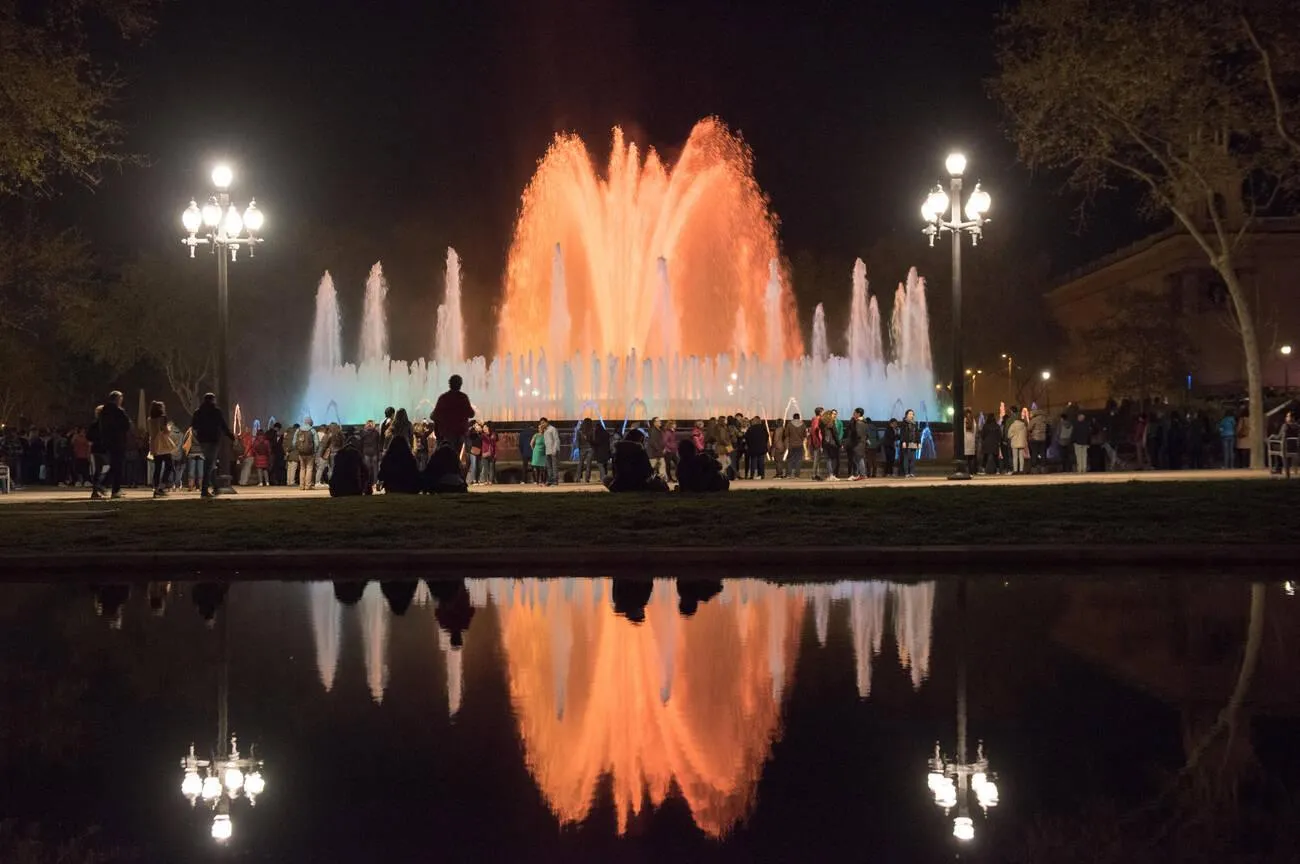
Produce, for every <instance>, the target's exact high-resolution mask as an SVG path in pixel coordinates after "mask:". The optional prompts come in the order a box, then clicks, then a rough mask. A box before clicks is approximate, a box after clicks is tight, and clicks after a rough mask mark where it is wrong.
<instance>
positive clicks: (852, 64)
mask: <svg viewBox="0 0 1300 864" xmlns="http://www.w3.org/2000/svg"><path fill="white" fill-rule="evenodd" d="M1000 5H1001V4H1000V3H998V2H993V0H968V2H962V3H945V2H937V3H929V4H900V3H883V2H881V3H860V2H837V3H813V2H808V3H789V2H785V3H777V2H770V0H750V2H745V3H736V2H734V0H732V2H728V0H692V2H654V3H651V2H642V3H631V2H613V0H610V2H595V0H592V2H579V0H490V2H479V3H464V2H461V3H451V2H432V3H401V4H399V3H384V4H363V3H355V2H353V3H343V2H328V0H327V2H314V3H305V2H296V0H277V2H238V0H236V2H230V3H225V4H221V5H219V6H211V5H208V4H197V3H183V2H172V3H168V4H166V5H165V6H164V7H163V9H162V11H161V15H160V23H159V27H158V29H157V30H156V32H155V33H154V34H153V36H152V38H151V39H150V41H149V42H148V43H147V44H146V45H144V46H142V47H139V48H135V49H133V50H132V51H131V52H130V53H129V54H128V55H126V56H124V57H123V58H122V68H123V70H124V71H125V72H126V74H127V75H128V76H129V78H130V82H131V83H130V85H129V88H128V89H127V91H126V93H125V96H124V103H123V105H122V110H123V111H124V112H125V114H126V117H127V120H128V123H129V124H130V130H131V131H130V137H129V140H128V144H129V146H130V147H131V148H132V149H133V150H134V151H136V152H139V153H143V154H145V155H146V156H147V158H148V165H147V167H142V168H130V169H127V170H126V171H125V172H124V173H122V174H121V175H115V176H113V177H110V178H108V179H107V180H106V181H105V182H104V183H103V184H102V185H101V186H100V187H99V188H98V189H97V190H95V191H94V193H76V194H74V195H73V196H71V198H70V199H69V201H70V203H71V205H72V206H74V207H75V208H77V213H78V218H79V219H81V220H82V221H83V223H84V224H86V225H87V226H90V229H91V230H92V232H93V235H94V236H95V238H96V240H97V242H98V243H100V244H101V246H102V247H103V248H105V249H119V250H122V251H123V252H134V251H138V250H141V249H144V251H148V252H155V253H157V254H173V250H174V252H175V254H178V255H180V254H183V253H182V250H181V249H180V248H179V246H178V245H174V244H177V241H178V238H179V233H180V229H179V222H178V214H179V212H180V210H181V208H182V207H183V206H184V204H185V203H186V202H187V201H188V200H189V198H190V197H191V196H192V195H196V194H201V193H203V192H204V191H206V190H207V188H208V184H207V172H208V169H209V167H210V165H211V164H212V163H213V161H214V160H215V159H216V158H218V157H221V156H228V157H229V158H230V159H231V161H232V162H233V163H234V165H235V166H236V170H237V176H238V180H237V184H236V188H235V189H234V192H235V195H236V199H237V200H240V201H242V200H246V196H247V195H249V194H255V195H256V196H257V198H258V201H259V204H260V205H261V206H262V208H263V210H265V211H266V213H267V219H268V223H267V228H266V231H265V233H266V235H267V238H268V242H267V244H266V246H265V248H264V249H263V250H262V251H261V252H260V253H259V256H258V261H257V262H254V263H253V265H252V266H247V267H244V268H243V269H241V270H238V271H236V272H235V275H234V277H233V281H232V302H233V303H235V304H236V310H237V311H236V317H237V318H238V317H240V312H239V310H240V309H241V308H242V310H243V313H244V316H245V317H247V316H249V315H251V316H252V317H254V318H265V317H267V316H271V317H272V318H274V319H276V320H277V321H278V320H279V318H280V317H281V314H282V313H281V311H280V308H281V307H282V305H283V304H281V303H279V302H276V303H268V302H264V299H263V298H265V297H267V296H268V295H269V292H271V291H272V290H274V291H275V296H276V297H277V298H280V299H283V300H285V301H287V302H288V303H289V304H299V303H300V304H301V308H302V309H303V310H304V312H303V314H301V315H294V316H291V317H292V318H293V320H291V321H286V322H282V325H283V326H280V327H279V329H278V331H277V332H278V333H280V334H281V335H282V336H284V337H285V339H286V341H287V342H288V343H290V344H292V345H293V346H294V348H293V353H292V356H297V352H298V350H299V348H298V345H299V343H300V340H302V339H304V337H305V331H306V330H308V329H309V328H310V303H311V296H312V294H313V292H314V290H315V282H316V280H317V279H318V278H319V275H320V272H321V270H323V269H324V268H326V267H328V268H330V269H331V270H332V271H333V272H334V274H335V276H336V281H338V282H339V284H340V293H341V295H342V299H343V302H344V314H345V328H347V327H348V323H347V322H348V320H350V321H351V323H352V325H353V326H355V323H356V318H357V314H356V307H359V305H360V300H361V286H362V282H363V280H364V277H365V272H366V270H367V268H368V267H369V265H370V264H371V263H373V261H375V260H377V259H381V258H382V259H383V261H384V264H385V268H386V270H387V272H388V274H389V277H390V283H391V294H390V297H391V298H392V300H391V302H390V309H391V308H393V305H394V304H411V303H428V304H429V310H428V315H427V316H426V315H425V314H418V315H411V316H405V317H403V318H402V320H394V321H393V324H394V329H393V347H394V353H395V354H397V355H399V356H400V355H405V356H408V357H410V356H415V355H416V354H419V353H424V351H425V350H427V340H428V338H429V333H430V327H431V324H430V322H431V320H432V304H434V303H436V302H437V300H438V297H439V296H440V294H441V292H442V278H441V269H442V261H443V256H444V253H445V248H446V246H448V245H452V246H455V247H456V248H457V250H458V251H460V253H461V255H462V257H463V259H464V260H465V267H466V270H467V281H468V288H469V292H468V293H469V295H470V298H471V299H470V300H469V301H468V302H469V303H470V304H471V305H472V306H473V308H471V309H467V317H468V319H469V321H470V324H471V328H472V331H473V332H471V333H470V336H469V341H470V344H469V347H470V348H471V349H472V350H474V351H476V352H478V351H485V350H487V349H488V348H489V347H491V346H490V345H489V344H488V343H487V342H486V341H485V340H486V339H489V338H490V337H489V336H488V335H487V333H486V332H485V331H486V329H487V328H486V326H485V325H486V322H488V321H489V320H491V318H490V316H491V309H490V306H491V304H492V303H493V302H495V301H496V296H497V294H498V293H499V290H500V282H501V274H502V271H503V268H504V264H505V253H506V249H507V246H508V243H509V238H510V231H511V226H512V223H513V220H514V216H515V212H516V209H517V207H518V201H519V194H520V192H521V191H522V189H523V188H524V186H525V185H526V183H527V181H528V179H529V177H530V176H531V173H532V170H533V168H534V166H535V164H536V162H537V160H538V159H539V158H540V157H541V155H542V154H543V152H544V151H545V149H546V147H547V144H548V142H549V141H550V139H551V137H552V136H553V135H554V133H556V132H557V131H563V130H573V131H576V132H578V133H579V134H581V135H582V137H583V138H584V139H585V140H586V141H587V143H588V146H589V148H590V149H591V150H592V152H593V154H594V155H595V157H596V159H597V161H598V163H600V162H603V160H604V158H605V157H606V156H607V154H608V142H609V134H610V128H611V127H612V126H613V125H614V124H621V125H623V126H624V128H625V129H626V130H628V132H629V134H630V135H631V136H632V137H633V138H634V139H635V140H637V141H638V142H640V143H642V144H648V145H652V146H654V147H656V148H657V149H658V150H659V151H660V152H661V153H662V154H663V155H664V156H666V157H667V158H668V159H670V160H671V159H672V158H674V157H675V155H676V152H677V149H678V148H679V147H680V146H681V144H682V142H683V141H684V140H685V137H686V135H687V134H688V132H689V131H690V128H691V126H692V125H693V124H694V122H695V121H696V120H697V119H699V118H701V117H703V116H706V115H710V114H712V115H717V116H718V117H720V118H721V119H722V120H723V121H724V122H726V123H727V124H728V125H729V126H730V127H731V128H732V129H733V130H734V131H738V132H740V133H741V134H742V135H743V137H744V139H745V140H746V141H747V142H748V144H749V145H750V146H751V147H752V149H753V152H754V155H755V173H756V175H757V179H758V182H759V184H760V185H761V187H762V188H763V189H764V190H765V191H766V193H767V194H768V195H769V196H770V198H771V203H772V208H773V210H774V211H775V213H776V214H777V215H778V217H779V219H780V240H781V243H782V248H783V251H784V252H785V254H786V255H787V256H790V257H791V258H793V257H794V256H796V255H797V254H800V253H803V254H809V253H811V254H813V255H815V256H817V257H818V258H819V259H822V260H825V261H827V262H831V263H832V264H839V263H840V262H842V266H843V268H844V274H845V279H844V289H843V293H844V294H845V296H847V293H848V273H849V269H850V268H851V266H852V261H853V258H854V257H855V256H859V255H865V254H866V252H867V250H868V248H869V247H870V246H871V245H872V243H873V242H875V241H878V240H880V239H881V238H883V237H886V236H888V235H891V234H893V235H901V236H903V237H904V238H907V239H908V241H909V242H910V238H912V237H915V242H916V262H915V263H917V264H918V265H920V266H921V267H922V268H923V269H924V267H925V264H926V261H927V260H928V259H929V258H930V257H931V256H932V255H934V254H937V253H936V252H935V251H934V250H930V249H929V248H928V247H927V246H926V244H925V241H924V238H923V237H922V236H921V235H920V233H919V228H920V224H919V215H918V212H917V211H918V209H919V205H920V201H921V199H922V198H923V197H924V195H925V193H926V191H927V190H928V187H929V186H930V185H931V184H932V183H934V182H935V181H936V180H939V179H940V177H941V174H942V172H943V157H944V155H945V154H946V153H947V152H948V151H949V150H950V149H951V148H954V147H959V148H961V149H963V150H964V151H965V152H966V153H967V155H968V157H969V159H970V164H971V168H970V170H969V171H968V177H970V179H972V180H974V179H982V180H983V181H984V183H985V186H986V188H989V189H990V190H991V191H992V192H993V196H994V211H993V216H994V217H995V220H996V221H995V222H994V225H993V226H992V227H991V229H990V230H998V231H1008V232H1015V234H1016V244H1017V248H1018V249H1022V250H1023V251H1024V253H1025V254H1027V255H1028V254H1032V253H1035V252H1039V251H1046V252H1047V253H1048V254H1049V255H1050V256H1051V258H1052V260H1053V263H1054V267H1055V269H1057V270H1058V271H1059V270H1062V269H1065V268H1067V267H1069V266H1072V265H1074V264H1077V263H1080V262H1081V261H1082V260H1085V259H1086V258H1087V257H1090V256H1092V255H1095V254H1097V253H1099V252H1103V251H1106V250H1107V249H1109V248H1112V247H1113V246H1114V245H1115V244H1116V242H1118V240H1119V239H1127V238H1122V237H1117V236H1116V234H1115V231H1114V230H1109V231H1107V230H1090V231H1089V233H1087V234H1085V235H1084V236H1083V237H1082V238H1080V237H1078V236H1075V235H1074V233H1073V232H1074V225H1073V221H1072V218H1073V217H1072V210H1073V208H1074V206H1075V204H1076V203H1077V201H1076V200H1075V199H1073V198H1071V197H1069V196H1062V195H1061V194H1060V187H1061V180H1060V178H1054V177H1037V178H1031V177H1030V175H1029V174H1028V172H1026V171H1025V170H1024V169H1023V168H1022V167H1020V166H1019V165H1018V164H1017V163H1016V159H1015V150H1014V147H1013V145H1012V144H1011V143H1010V142H1009V141H1008V140H1006V138H1005V136H1004V135H1003V133H1002V131H1001V117H1000V115H999V111H998V108H997V106H996V105H995V104H994V103H993V102H992V101H991V100H989V99H988V97H987V96H986V93H985V83H984V82H985V80H986V79H987V78H988V77H989V76H990V75H991V74H992V73H993V72H994V60H993V28H994V23H995V16H996V14H997V10H998V8H999V7H1000ZM381 10H382V11H381ZM870 263H871V262H870V261H868V266H869V267H870ZM199 266H206V265H199ZM901 275H902V274H887V278H889V279H892V280H895V281H896V280H897V278H898V277H899V276H901ZM794 290H795V292H796V295H797V296H798V297H799V305H800V308H801V311H802V312H803V315H804V317H807V315H808V312H809V310H811V307H812V305H813V304H814V303H816V302H818V301H821V300H824V299H831V298H827V297H821V296H810V294H811V293H816V291H814V289H810V288H809V287H808V286H800V285H799V284H798V283H797V282H796V284H795V285H794ZM816 290H818V291H824V290H825V289H816ZM837 299H838V298H837ZM839 302H843V301H842V300H840V301H839ZM241 303H242V304H245V305H244V306H243V307H241V306H240V304H241ZM404 308H405V307H404ZM413 308H418V307H413ZM398 317H399V316H392V315H391V314H390V319H397V318H398ZM303 319H305V320H303ZM803 324H804V327H805V329H807V327H808V326H810V325H809V321H807V320H805V321H804V322H803ZM351 341H352V340H351V337H350V336H349V331H348V330H346V329H345V344H351ZM303 344H305V343H303Z"/></svg>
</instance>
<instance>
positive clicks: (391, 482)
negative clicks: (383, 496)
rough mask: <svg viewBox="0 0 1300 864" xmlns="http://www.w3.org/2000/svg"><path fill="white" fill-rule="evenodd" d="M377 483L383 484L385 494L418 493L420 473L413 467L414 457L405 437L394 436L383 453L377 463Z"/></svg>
mask: <svg viewBox="0 0 1300 864" xmlns="http://www.w3.org/2000/svg"><path fill="white" fill-rule="evenodd" d="M379 482H381V483H383V484H384V491H385V492H396V493H398V494H403V495H418V494H419V492H420V473H419V471H418V470H417V469H416V467H415V456H414V454H412V453H411V445H410V444H409V443H407V440H406V437H405V436H401V435H399V436H395V437H394V438H393V439H392V441H391V442H389V445H388V449H387V450H386V451H384V458H383V460H382V461H381V462H380V463H379Z"/></svg>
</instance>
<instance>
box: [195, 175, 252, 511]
mask: <svg viewBox="0 0 1300 864" xmlns="http://www.w3.org/2000/svg"><path fill="white" fill-rule="evenodd" d="M233 179H234V174H233V172H232V171H231V170H230V168H229V166H227V165H218V166H216V167H215V168H213V169H212V185H213V186H215V187H216V190H217V191H216V193H215V194H213V195H211V196H210V197H209V198H208V203H206V204H204V205H203V207H202V208H200V207H199V205H198V202H196V201H193V200H191V201H190V206H189V207H187V208H186V209H185V212H184V213H182V214H181V224H182V225H184V226H185V230H186V232H187V236H185V237H182V238H181V242H182V243H184V244H185V245H186V246H188V247H190V257H191V258H193V257H194V250H195V249H196V248H197V247H198V246H207V247H209V249H211V251H212V253H213V254H214V255H216V258H217V405H218V406H219V407H220V408H221V410H222V412H223V413H224V414H225V415H226V418H227V422H231V420H232V419H233V415H232V413H231V404H230V356H229V354H230V262H231V261H234V260H237V258H238V255H239V250H240V249H241V248H243V247H247V249H248V256H249V257H250V258H251V257H253V253H254V252H255V251H256V249H257V244H258V243H261V242H262V238H261V237H258V236H257V234H258V232H259V231H261V229H262V221H263V216H262V211H261V210H258V209H257V202H256V201H254V200H252V199H250V200H249V202H248V207H246V208H245V209H244V213H243V215H242V216H241V215H240V213H239V209H238V208H237V207H236V206H235V205H234V204H232V203H231V201H230V191H229V189H230V183H231V181H232V180H233ZM218 446H219V450H218V451H217V453H218V455H217V461H218V464H219V471H218V472H217V473H216V475H215V479H214V483H215V485H216V489H217V491H218V492H221V493H229V492H234V491H235V484H234V474H233V469H234V449H233V447H232V444H231V441H230V440H229V439H228V438H226V437H224V436H222V438H221V440H220V444H219V445H218Z"/></svg>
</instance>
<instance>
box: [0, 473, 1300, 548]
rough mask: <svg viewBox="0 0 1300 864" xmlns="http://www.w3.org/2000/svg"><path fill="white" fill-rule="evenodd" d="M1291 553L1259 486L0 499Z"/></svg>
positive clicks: (152, 533) (1288, 518) (33, 514)
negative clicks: (1259, 548)
mask: <svg viewBox="0 0 1300 864" xmlns="http://www.w3.org/2000/svg"><path fill="white" fill-rule="evenodd" d="M1044 543H1064V544H1210V543H1216V544H1217V543H1227V544H1249V543H1257V544H1292V543H1295V544H1300V485H1296V484H1291V483H1268V482H1260V481H1242V482H1233V481H1212V482H1204V483H1198V482H1180V483H1124V484H1095V485H1092V484H1089V485H1063V486H1024V487H1015V486H1009V485H1000V486H986V487H980V486H975V485H967V486H961V487H953V486H944V487H939V488H917V489H898V488H877V489H871V488H865V489H852V490H834V491H830V490H827V491H816V490H810V491H796V490H789V491H786V490H752V491H736V492H730V493H727V494H725V495H717V496H710V497H694V496H682V495H676V494H669V495H655V496H649V495H646V496H642V495H605V494H570V495H508V494H497V495H466V496H459V497H454V498H448V497H430V496H411V497H408V496H398V495H393V496H386V495H385V496H376V497H373V498H370V497H367V498H348V499H322V498H311V499H303V500H292V499H290V500H266V501H239V502H233V501H220V500H218V501H200V500H195V499H181V500H171V501H167V502H163V503H159V504H154V503H153V502H136V503H124V504H111V503H99V502H93V503H92V502H89V501H87V502H86V503H84V504H80V503H78V504H58V505H49V504H30V505H9V506H6V507H5V508H3V510H2V511H0V555H3V554H4V553H24V552H26V553H30V552H55V553H57V552H88V551H94V550H97V549H103V550H109V549H112V550H131V551H185V550H196V551H197V550H213V551H219V550H257V549H304V548H310V549H319V548H348V549H445V548H461V549H465V548H479V549H495V548H508V547H615V548H625V549H628V550H636V549H638V548H642V547H646V546H695V547H725V546H732V545H738V544H743V545H750V546H765V547H774V546H867V545H882V546H929V545H952V544H972V545H980V544H1044Z"/></svg>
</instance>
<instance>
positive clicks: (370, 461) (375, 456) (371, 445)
mask: <svg viewBox="0 0 1300 864" xmlns="http://www.w3.org/2000/svg"><path fill="white" fill-rule="evenodd" d="M383 448H384V444H383V435H382V433H381V432H380V431H379V427H377V426H376V425H375V421H374V420H367V421H366V425H365V427H364V428H363V429H362V430H361V440H360V446H359V448H358V449H359V450H360V451H361V462H362V464H364V465H365V466H366V476H367V482H370V483H374V482H376V481H377V480H378V479H379V454H380V452H381V451H382V450H383Z"/></svg>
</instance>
